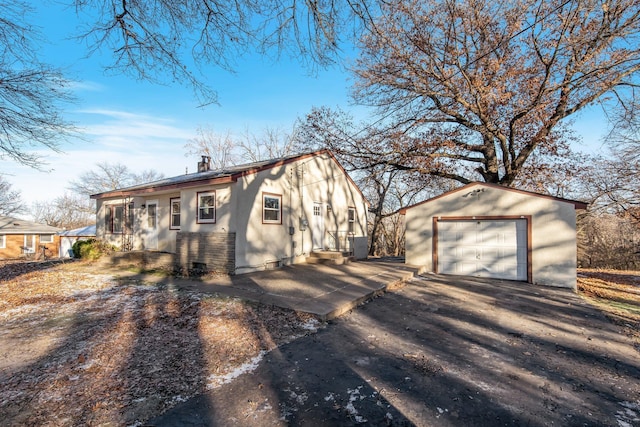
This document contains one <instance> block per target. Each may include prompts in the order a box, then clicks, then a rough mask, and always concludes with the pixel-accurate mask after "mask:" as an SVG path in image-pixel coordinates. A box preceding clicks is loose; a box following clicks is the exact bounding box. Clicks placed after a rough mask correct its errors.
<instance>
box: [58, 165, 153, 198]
mask: <svg viewBox="0 0 640 427" xmlns="http://www.w3.org/2000/svg"><path fill="white" fill-rule="evenodd" d="M163 177H164V175H163V174H161V173H158V172H156V171H153V170H146V171H143V172H142V173H140V174H136V173H135V172H132V171H131V170H130V169H129V168H128V167H127V166H125V165H123V164H121V163H108V162H102V163H97V164H96V166H95V169H92V170H89V171H86V172H83V173H81V174H80V176H79V177H78V179H77V180H74V181H72V182H71V183H70V184H69V189H70V190H71V191H73V192H74V193H76V194H79V195H82V196H85V197H88V196H90V195H92V194H98V193H103V192H105V191H110V190H117V189H119V188H124V187H129V186H132V185H137V184H143V183H146V182H151V181H156V180H159V179H162V178H163Z"/></svg>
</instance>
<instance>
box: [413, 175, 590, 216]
mask: <svg viewBox="0 0 640 427" xmlns="http://www.w3.org/2000/svg"><path fill="white" fill-rule="evenodd" d="M474 187H488V188H497V189H499V190H504V191H511V192H514V193H519V194H525V195H528V196H533V197H540V198H543V199H551V200H556V201H559V202H565V203H570V204H572V205H573V206H574V207H575V208H576V209H586V208H587V206H588V203H585V202H579V201H577V200H570V199H563V198H561V197H555V196H550V195H548V194H540V193H534V192H533V191H526V190H519V189H517V188H512V187H505V186H502V185H497V184H490V183H487V182H472V183H470V184H467V185H463V186H462V187H460V188H456V189H455V190H451V191H447V192H446V193H442V194H440V195H439V196H435V197H432V198H430V199H427V200H424V201H422V202H419V203H416V204H414V205H411V206H407V207H406V208H403V209H401V210H400V214H402V215H404V214H405V213H406V212H407V209H411V208H414V207H416V206H420V205H423V204H425V203H430V202H432V201H434V200H437V199H440V198H442V197H446V196H449V195H451V194H454V193H457V192H460V191H468V190H469V189H472V188H474Z"/></svg>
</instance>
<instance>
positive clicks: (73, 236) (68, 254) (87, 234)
mask: <svg viewBox="0 0 640 427" xmlns="http://www.w3.org/2000/svg"><path fill="white" fill-rule="evenodd" d="M59 236H60V258H73V251H72V248H73V244H74V243H75V242H77V241H78V240H87V239H90V238H93V237H96V225H95V224H93V225H87V226H85V227H80V228H74V229H73V230H65V231H62V232H60V233H59Z"/></svg>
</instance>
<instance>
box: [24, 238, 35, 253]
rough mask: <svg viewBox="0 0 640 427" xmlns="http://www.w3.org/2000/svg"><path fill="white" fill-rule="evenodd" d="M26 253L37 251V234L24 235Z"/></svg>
mask: <svg viewBox="0 0 640 427" xmlns="http://www.w3.org/2000/svg"><path fill="white" fill-rule="evenodd" d="M23 251H24V253H25V254H32V253H35V251H36V235H35V234H25V235H24V249H23Z"/></svg>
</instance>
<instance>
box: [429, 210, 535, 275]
mask: <svg viewBox="0 0 640 427" xmlns="http://www.w3.org/2000/svg"><path fill="white" fill-rule="evenodd" d="M437 239H438V272H439V273H442V274H455V275H460V276H476V277H493V278H496V279H508V280H527V222H526V220H524V219H505V220H459V221H458V220H456V221H439V222H438V235H437Z"/></svg>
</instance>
